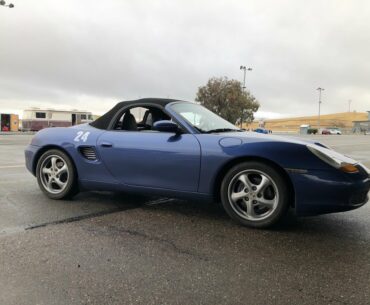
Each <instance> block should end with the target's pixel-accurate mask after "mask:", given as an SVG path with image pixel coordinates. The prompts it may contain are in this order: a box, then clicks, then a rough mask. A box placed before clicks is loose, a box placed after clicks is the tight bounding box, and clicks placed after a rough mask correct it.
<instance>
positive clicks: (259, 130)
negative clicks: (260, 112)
mask: <svg viewBox="0 0 370 305" xmlns="http://www.w3.org/2000/svg"><path fill="white" fill-rule="evenodd" d="M254 132H258V133H264V134H268V133H269V131H268V130H267V129H265V128H257V129H255V130H254Z"/></svg>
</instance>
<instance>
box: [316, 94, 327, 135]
mask: <svg viewBox="0 0 370 305" xmlns="http://www.w3.org/2000/svg"><path fill="white" fill-rule="evenodd" d="M316 90H318V91H319V117H318V120H317V125H318V128H317V129H318V131H320V109H321V92H322V91H324V90H325V89H324V88H321V87H319V88H317V89H316Z"/></svg>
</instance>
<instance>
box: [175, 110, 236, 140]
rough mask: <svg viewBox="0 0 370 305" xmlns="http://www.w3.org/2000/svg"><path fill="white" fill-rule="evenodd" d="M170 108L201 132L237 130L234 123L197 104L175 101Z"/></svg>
mask: <svg viewBox="0 0 370 305" xmlns="http://www.w3.org/2000/svg"><path fill="white" fill-rule="evenodd" d="M171 108H172V109H173V110H174V111H175V112H176V113H178V114H179V115H180V116H182V117H183V118H184V119H185V120H186V121H188V122H189V123H190V124H191V125H192V126H193V127H195V128H196V129H197V130H198V131H200V132H202V133H208V132H213V131H217V132H219V131H222V130H224V131H234V130H235V131H236V130H239V129H238V128H237V127H236V126H235V125H233V124H231V123H230V122H228V121H226V120H224V119H223V118H221V117H220V116H218V115H217V114H215V113H213V112H212V111H210V110H208V109H207V108H205V107H203V106H201V105H198V104H194V103H175V104H173V105H171Z"/></svg>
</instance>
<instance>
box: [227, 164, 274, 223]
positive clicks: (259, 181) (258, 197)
mask: <svg viewBox="0 0 370 305" xmlns="http://www.w3.org/2000/svg"><path fill="white" fill-rule="evenodd" d="M228 198H229V202H230V205H231V207H232V209H233V210H234V211H235V212H236V213H237V214H238V215H239V216H240V217H242V218H244V219H247V220H250V221H256V220H262V219H265V218H267V217H269V216H270V215H271V214H272V213H273V212H274V211H275V210H276V207H277V206H278V203H279V191H278V188H277V186H276V184H275V182H274V181H273V179H271V177H270V176H269V175H267V174H266V173H264V172H261V171H259V170H254V169H251V170H245V171H242V172H239V173H238V174H236V175H235V176H234V177H233V178H232V179H231V181H230V184H229V187H228Z"/></svg>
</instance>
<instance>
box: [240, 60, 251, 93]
mask: <svg viewBox="0 0 370 305" xmlns="http://www.w3.org/2000/svg"><path fill="white" fill-rule="evenodd" d="M240 70H243V72H244V78H243V91H245V89H246V87H245V74H246V72H247V71H252V68H247V67H246V66H240Z"/></svg>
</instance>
